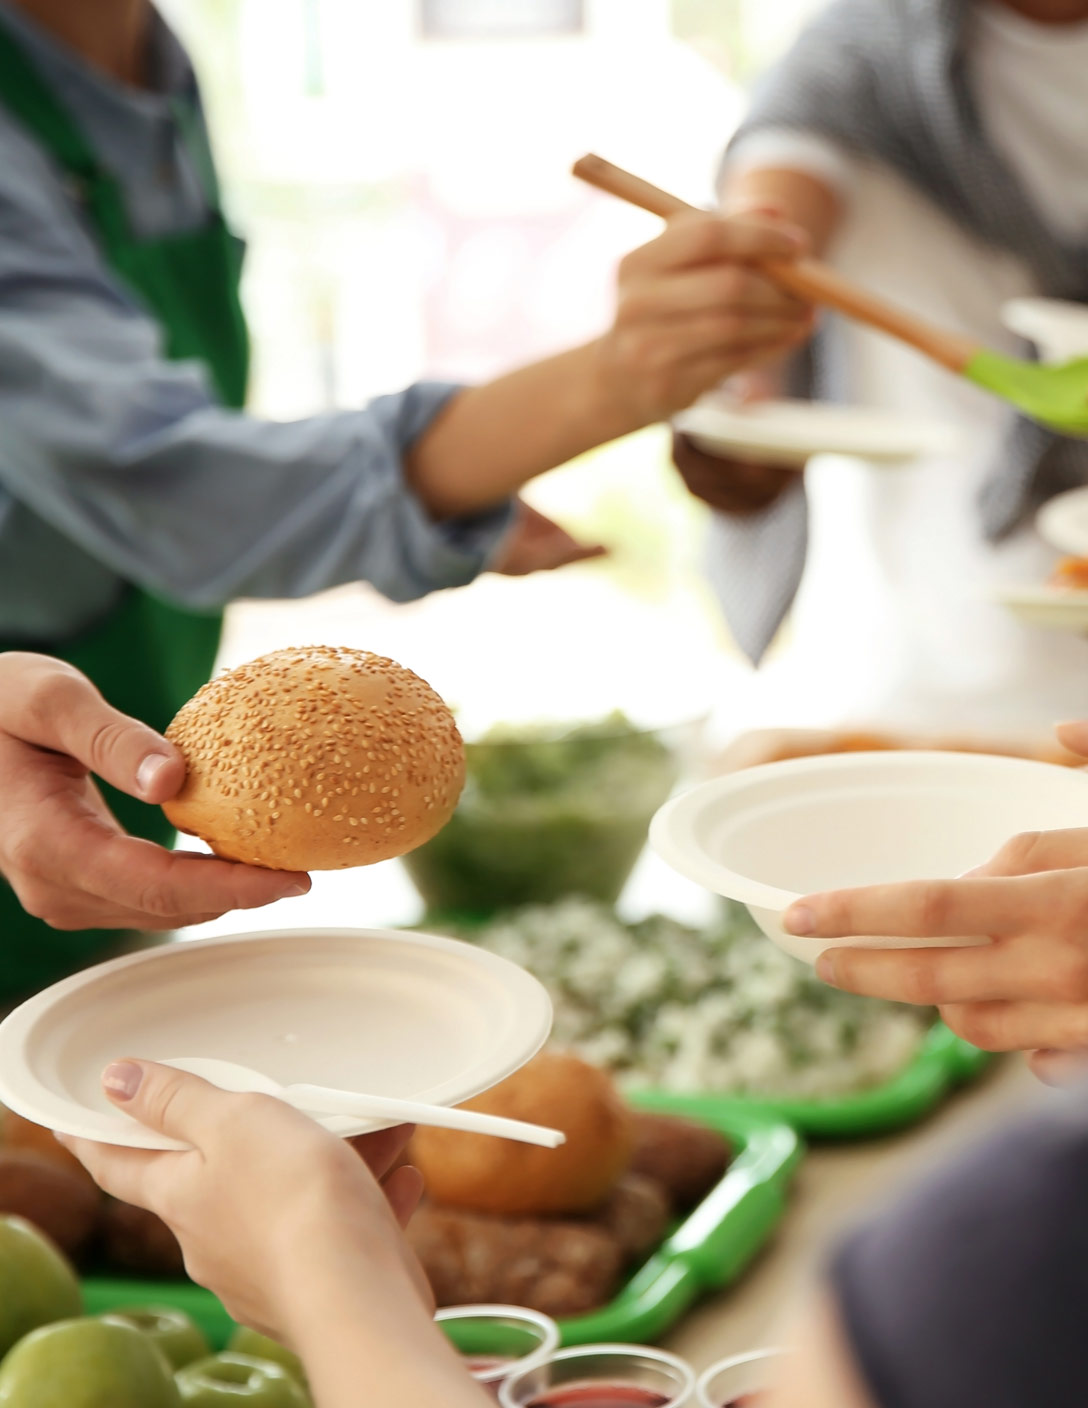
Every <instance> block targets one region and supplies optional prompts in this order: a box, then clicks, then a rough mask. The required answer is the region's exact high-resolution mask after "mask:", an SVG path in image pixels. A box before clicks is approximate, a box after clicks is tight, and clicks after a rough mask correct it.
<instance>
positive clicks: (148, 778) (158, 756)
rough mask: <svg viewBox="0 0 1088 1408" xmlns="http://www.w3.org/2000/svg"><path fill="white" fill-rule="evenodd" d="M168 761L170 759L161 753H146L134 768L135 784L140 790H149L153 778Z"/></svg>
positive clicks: (153, 781) (152, 784)
mask: <svg viewBox="0 0 1088 1408" xmlns="http://www.w3.org/2000/svg"><path fill="white" fill-rule="evenodd" d="M169 762H170V759H169V758H168V757H166V756H165V754H163V753H148V755H147V757H146V758H145V759H144V760H143V762H142V763H141V764H140V766H139V767H138V768H137V769H136V786H137V787H138V788H139V789H140V791H141V792H150V791H151V789H152V787H154V785H155V779H156V778H157V777H158V775H159V773H160V772H162V770H163V768H164V767H166V766H167V764H168V763H169Z"/></svg>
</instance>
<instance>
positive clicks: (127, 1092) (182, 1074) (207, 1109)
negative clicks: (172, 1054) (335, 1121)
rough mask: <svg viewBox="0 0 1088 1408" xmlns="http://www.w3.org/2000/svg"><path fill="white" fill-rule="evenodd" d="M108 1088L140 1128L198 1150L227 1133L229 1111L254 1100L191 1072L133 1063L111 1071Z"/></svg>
mask: <svg viewBox="0 0 1088 1408" xmlns="http://www.w3.org/2000/svg"><path fill="white" fill-rule="evenodd" d="M102 1088H103V1090H104V1091H105V1092H106V1095H107V1096H108V1097H109V1099H110V1100H112V1101H113V1103H114V1104H115V1105H117V1106H119V1107H120V1108H121V1109H123V1110H124V1112H125V1114H126V1115H131V1117H132V1118H133V1119H134V1120H137V1121H139V1123H140V1124H142V1125H146V1126H147V1128H148V1129H153V1130H154V1131H155V1132H156V1133H157V1134H165V1135H166V1136H167V1137H168V1138H169V1139H177V1140H178V1141H179V1142H180V1143H182V1144H190V1145H192V1146H193V1147H194V1148H197V1149H199V1148H200V1147H201V1145H202V1144H203V1143H205V1142H206V1141H208V1140H209V1139H214V1137H215V1135H216V1134H217V1133H218V1132H219V1131H220V1130H221V1129H222V1127H223V1120H224V1115H225V1112H226V1111H228V1110H230V1109H234V1108H236V1106H237V1104H238V1102H239V1100H241V1099H246V1100H252V1099H253V1098H254V1097H252V1096H236V1095H230V1094H228V1093H227V1092H226V1091H223V1090H218V1089H217V1088H216V1087H215V1086H214V1085H211V1084H209V1082H208V1081H206V1080H201V1079H200V1077H199V1076H194V1075H190V1074H189V1073H188V1072H187V1071H179V1070H176V1069H175V1068H174V1067H173V1066H160V1065H159V1064H158V1063H157V1062H154V1061H140V1060H136V1059H134V1058H132V1057H126V1058H125V1059H124V1060H121V1061H114V1062H113V1063H112V1064H111V1065H109V1066H107V1067H106V1069H105V1070H104V1071H103V1073H102ZM283 1109H284V1110H285V1111H286V1110H287V1106H283Z"/></svg>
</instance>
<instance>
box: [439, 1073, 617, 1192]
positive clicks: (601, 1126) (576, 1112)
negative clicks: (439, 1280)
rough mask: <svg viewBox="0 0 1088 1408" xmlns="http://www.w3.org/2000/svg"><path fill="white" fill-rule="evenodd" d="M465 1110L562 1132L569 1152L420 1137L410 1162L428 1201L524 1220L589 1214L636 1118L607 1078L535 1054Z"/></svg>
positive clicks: (454, 1135) (613, 1180)
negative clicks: (420, 1179) (528, 1217)
mask: <svg viewBox="0 0 1088 1408" xmlns="http://www.w3.org/2000/svg"><path fill="white" fill-rule="evenodd" d="M465 1108H466V1109H469V1110H487V1111H488V1112H490V1113H491V1114H495V1115H507V1116H509V1117H510V1118H511V1119H518V1120H530V1121H532V1122H534V1123H536V1124H543V1125H548V1126H550V1127H551V1128H553V1129H561V1130H562V1131H563V1132H564V1134H565V1135H566V1136H567V1142H566V1143H565V1144H563V1145H561V1146H560V1147H559V1148H558V1149H540V1148H537V1147H535V1146H533V1145H529V1144H515V1143H514V1142H513V1141H512V1140H509V1139H492V1138H490V1137H489V1136H487V1135H483V1134H461V1133H458V1132H457V1131H454V1130H449V1129H421V1130H419V1131H418V1133H417V1134H416V1136H415V1138H414V1139H413V1141H412V1162H413V1163H414V1164H415V1165H416V1166H417V1167H418V1168H419V1170H420V1172H421V1173H422V1174H423V1179H424V1182H425V1183H426V1186H427V1192H428V1194H429V1195H430V1197H431V1198H432V1199H433V1200H434V1202H436V1203H440V1204H443V1205H445V1206H447V1207H454V1208H465V1209H468V1210H470V1211H473V1212H489V1213H504V1214H510V1215H519V1214H524V1215H527V1216H531V1217H541V1216H551V1215H556V1214H578V1213H589V1212H593V1211H595V1210H596V1209H597V1208H599V1207H600V1206H601V1204H602V1203H603V1202H604V1201H605V1199H606V1198H607V1197H608V1195H609V1194H610V1193H611V1192H612V1190H613V1188H614V1187H615V1186H616V1184H617V1182H618V1181H619V1179H620V1177H621V1175H622V1174H623V1172H624V1171H625V1169H626V1168H627V1165H628V1162H629V1161H630V1158H631V1152H632V1149H633V1148H634V1140H635V1133H634V1117H633V1115H632V1113H631V1111H630V1110H629V1109H628V1107H627V1106H626V1105H625V1104H624V1102H623V1100H622V1099H621V1098H620V1095H619V1092H618V1091H617V1090H616V1087H615V1085H614V1084H613V1082H612V1079H611V1077H610V1076H608V1075H606V1074H605V1072H604V1071H600V1070H598V1069H597V1068H596V1067H595V1066H590V1065H588V1064H587V1063H586V1062H585V1061H582V1060H580V1059H579V1058H578V1057H577V1056H573V1055H570V1054H569V1053H567V1052H563V1051H543V1052H541V1054H540V1055H539V1056H537V1057H536V1058H535V1059H534V1060H532V1061H530V1062H529V1064H528V1065H527V1066H523V1067H522V1069H521V1070H520V1071H517V1072H516V1073H515V1074H514V1075H512V1076H510V1077H509V1078H508V1079H507V1080H504V1081H503V1082H502V1083H501V1084H499V1085H497V1086H495V1088H494V1089H493V1090H489V1091H488V1092H487V1093H486V1094H484V1095H481V1096H479V1097H477V1099H475V1100H470V1101H468V1102H467V1104H466V1105H465Z"/></svg>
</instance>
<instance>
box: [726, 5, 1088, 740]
mask: <svg viewBox="0 0 1088 1408" xmlns="http://www.w3.org/2000/svg"><path fill="white" fill-rule="evenodd" d="M970 26H971V28H970V30H969V34H968V49H967V55H968V58H967V62H968V64H969V67H970V78H971V83H972V89H973V92H974V93H975V95H976V99H977V102H978V106H979V111H980V117H981V120H982V121H983V123H984V124H985V127H986V130H987V132H988V134H989V135H990V137H991V139H992V140H993V142H994V143H995V145H996V146H997V147H998V149H999V150H1000V151H1001V152H1002V154H1003V155H1004V156H1005V158H1006V160H1007V161H1008V163H1009V164H1010V166H1011V168H1012V169H1013V170H1014V172H1015V174H1016V175H1017V177H1018V178H1019V179H1020V180H1021V181H1022V182H1023V185H1024V188H1025V190H1026V191H1027V192H1028V193H1029V195H1030V196H1031V198H1032V199H1033V200H1034V201H1035V202H1036V203H1037V205H1038V207H1039V210H1040V213H1041V214H1042V215H1043V217H1044V218H1045V219H1046V220H1047V221H1048V222H1049V223H1050V224H1051V225H1052V227H1053V228H1054V229H1055V231H1056V232H1058V233H1061V234H1063V235H1066V236H1067V237H1070V238H1077V237H1085V236H1088V121H1086V119H1088V23H1083V24H1075V25H1062V26H1043V25H1039V24H1035V23H1032V22H1031V21H1028V20H1026V19H1024V18H1023V17H1022V16H1020V15H1017V14H1015V13H1013V12H1012V11H1009V10H1006V9H1004V8H1001V7H998V6H996V5H990V4H978V5H977V6H976V7H975V9H974V11H973V13H972V15H971V17H970ZM772 166H773V167H775V168H779V169H794V170H800V171H804V172H806V173H807V174H810V175H812V176H814V177H816V178H817V179H820V180H822V181H824V182H825V183H827V184H829V185H831V186H832V187H833V188H834V189H836V190H837V191H838V192H839V193H840V194H841V196H842V197H843V200H844V202H845V205H846V209H847V218H846V219H845V221H844V222H843V227H842V230H841V232H840V234H839V236H838V238H837V240H836V242H835V245H834V247H833V249H832V250H831V251H829V259H830V261H831V262H832V263H834V264H836V265H837V266H838V267H840V268H842V269H844V270H845V271H849V273H850V274H851V275H852V276H853V277H855V278H857V279H858V280H859V281H860V282H862V283H865V284H867V285H869V286H870V287H872V288H874V289H876V290H878V291H880V292H882V293H885V294H887V295H888V296H889V297H892V298H894V299H896V300H897V301H899V302H900V303H903V304H905V305H907V306H909V307H911V308H913V309H915V310H916V311H917V312H919V313H921V314H926V315H929V316H932V317H933V318H934V319H935V320H940V321H941V322H942V323H943V324H945V325H947V326H952V327H958V328H960V329H962V330H963V331H965V332H970V333H973V334H975V335H977V336H979V337H981V338H982V339H984V340H985V341H986V342H988V343H989V344H990V345H991V346H994V347H997V348H1001V349H1005V350H1010V351H1011V350H1015V347H1016V343H1015V340H1014V339H1013V338H1012V337H1011V336H1010V334H1009V333H1008V332H1007V331H1006V330H1005V329H1004V328H1003V327H1002V325H1001V323H1000V307H1001V304H1002V303H1003V302H1004V301H1005V300H1006V299H1008V298H1012V297H1016V296H1019V295H1024V294H1031V293H1034V292H1037V289H1036V288H1035V286H1034V284H1033V281H1032V277H1031V275H1030V273H1029V271H1028V270H1027V269H1026V268H1025V267H1024V266H1023V265H1022V264H1020V262H1019V261H1017V260H1015V259H1013V258H1012V257H1010V256H1008V255H1005V254H1002V253H1000V252H997V251H994V250H993V249H989V248H986V247H984V246H982V245H980V244H979V243H978V241H976V240H974V239H973V238H972V237H970V236H969V235H967V234H965V233H964V232H963V230H962V229H960V228H959V227H958V226H956V225H955V224H954V223H953V222H952V221H951V220H950V219H949V218H948V217H946V216H944V215H943V214H942V213H941V212H940V211H938V210H936V209H935V208H934V207H933V206H932V205H931V204H930V203H929V202H928V201H927V200H925V199H924V198H923V197H921V196H920V195H919V193H918V192H917V191H916V190H915V189H913V188H912V187H909V186H908V185H907V184H906V183H905V182H904V181H902V180H901V179H900V178H898V177H897V176H895V175H893V174H892V173H891V172H889V171H887V170H885V169H881V168H878V167H876V166H874V165H873V164H871V163H868V162H865V161H859V160H856V159H854V158H852V157H850V156H849V155H847V154H846V153H845V152H843V151H841V150H840V149H838V148H837V147H836V146H835V145H834V144H832V143H831V142H829V141H827V140H826V139H824V138H822V137H819V136H816V135H813V134H804V133H796V132H790V131H785V130H774V131H772V130H767V131H762V132H756V133H753V134H752V135H751V136H749V137H748V138H746V139H745V140H744V141H743V142H742V143H741V144H740V145H739V146H738V148H737V149H736V151H735V153H734V155H733V157H732V159H731V169H733V170H741V169H749V170H750V169H754V168H768V167H772ZM1086 272H1088V271H1086ZM846 355H847V357H848V359H849V360H848V364H847V365H848V377H849V381H848V384H849V387H850V399H852V400H854V401H856V402H858V403H859V404H866V405H877V406H883V407H887V408H889V409H895V410H900V411H903V412H905V413H907V414H919V413H921V414H925V415H927V416H933V417H935V418H938V419H941V420H945V421H948V422H950V423H953V424H955V425H957V426H960V427H962V430H963V432H964V436H965V444H964V446H963V448H962V449H961V451H960V453H959V454H958V455H957V456H955V457H953V458H949V459H942V460H927V461H924V462H921V463H918V464H917V465H914V466H911V467H909V468H904V469H900V470H888V469H880V468H870V467H868V466H865V465H861V464H858V463H856V462H855V463H847V462H843V461H830V460H825V461H820V462H817V463H814V464H813V465H812V466H810V470H809V476H808V483H809V490H810V503H811V510H812V523H811V528H812V533H811V543H810V556H809V562H808V569H807V571H806V576H805V581H804V583H803V585H802V588H801V592H800V593H799V595H798V600H797V603H796V606H795V610H794V613H793V619H792V624H791V628H790V635H789V638H788V641H787V644H786V645H785V648H784V649H782V650H780V651H779V652H778V654H777V655H776V657H775V658H774V659H773V660H772V661H771V662H770V663H769V664H768V665H766V666H765V667H764V669H763V670H762V671H761V672H760V675H759V677H758V678H757V679H756V681H754V682H753V684H752V686H751V692H750V697H749V701H748V709H749V710H750V713H751V717H752V718H753V719H759V720H761V721H764V722H777V723H783V724H789V723H801V722H806V723H827V724H835V723H842V722H848V721H849V722H859V721H863V720H885V721H887V722H889V723H897V724H901V725H903V726H907V727H921V728H925V727H934V728H940V729H949V728H952V729H955V728H962V729H965V730H968V731H969V730H971V729H977V730H980V731H983V730H990V731H993V732H995V733H997V732H1001V731H1002V730H1010V731H1011V730H1020V729H1030V730H1043V729H1046V728H1048V727H1049V725H1050V724H1051V723H1053V722H1054V721H1055V720H1056V719H1058V718H1065V717H1077V716H1085V715H1088V641H1083V640H1081V639H1080V638H1078V637H1072V636H1065V635H1058V634H1055V633H1050V632H1047V631H1042V630H1039V629H1037V628H1031V627H1026V626H1023V625H1021V624H1019V623H1018V622H1017V621H1016V620H1015V619H1014V618H1012V617H1011V616H1009V615H1008V614H1007V613H1006V612H1005V611H1004V609H1003V608H1001V607H1000V606H998V605H996V604H994V603H993V601H992V600H991V598H990V593H991V592H992V589H993V588H994V586H995V585H998V584H1002V583H1010V582H1022V583H1038V582H1040V581H1041V580H1042V579H1043V578H1045V576H1046V575H1047V574H1048V572H1049V571H1050V568H1051V566H1052V565H1053V562H1054V560H1055V557H1056V554H1055V553H1054V552H1053V551H1052V550H1051V549H1049V548H1047V547H1046V545H1045V544H1043V543H1042V542H1041V541H1040V540H1039V539H1038V537H1037V535H1036V534H1035V532H1034V529H1032V528H1031V527H1027V528H1025V529H1023V530H1022V531H1020V532H1018V533H1017V534H1016V535H1014V537H1012V538H1011V539H1009V540H1008V541H1006V542H1004V543H1001V544H998V545H996V546H994V545H990V544H987V543H986V542H985V541H984V540H983V539H982V536H981V529H980V524H979V516H978V510H977V507H976V503H975V499H976V495H977V492H978V489H979V486H980V484H981V483H982V480H983V477H984V475H985V473H986V471H987V469H988V468H989V467H990V466H991V465H992V464H993V463H994V461H995V458H996V456H997V454H998V452H999V447H1000V442H1001V435H1002V432H1003V428H1004V426H1005V425H1006V424H1007V420H1006V413H1005V411H1004V409H1003V407H1002V406H1001V405H1000V404H999V403H998V402H996V401H994V400H992V399H991V398H990V397H988V396H986V395H985V394H983V393H982V392H980V391H978V390H976V389H975V388H974V387H972V386H971V385H969V384H968V383H966V382H963V381H960V380H959V379H957V378H955V377H951V376H949V375H947V374H946V373H944V372H943V371H941V370H940V369H939V368H937V367H935V366H933V365H931V364H930V363H928V362H926V361H924V360H923V359H921V358H920V357H918V356H917V355H915V354H914V353H912V352H911V351H910V350H909V349H907V348H904V347H901V346H899V345H898V344H895V343H891V342H890V341H888V340H887V339H886V338H883V337H881V336H879V335H878V334H875V333H872V332H869V331H868V330H866V329H863V328H860V327H856V326H854V325H850V327H849V328H848V329H847V332H846Z"/></svg>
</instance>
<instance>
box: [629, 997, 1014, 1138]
mask: <svg viewBox="0 0 1088 1408" xmlns="http://www.w3.org/2000/svg"><path fill="white" fill-rule="evenodd" d="M992 1059H993V1057H992V1054H991V1053H990V1052H989V1051H980V1050H979V1049H978V1047H977V1046H972V1045H971V1044H970V1043H969V1042H966V1041H964V1040H963V1038H962V1037H958V1036H956V1034H955V1032H953V1031H950V1030H949V1028H948V1027H946V1026H945V1024H944V1023H943V1022H936V1023H935V1024H934V1025H933V1027H932V1028H931V1029H930V1031H929V1032H928V1033H927V1035H926V1038H925V1040H924V1041H923V1042H922V1045H921V1047H920V1048H919V1050H918V1053H917V1055H916V1056H915V1057H914V1058H913V1060H911V1061H910V1062H909V1063H908V1064H907V1065H906V1066H904V1068H903V1069H902V1070H901V1071H900V1072H899V1074H898V1075H896V1076H894V1077H893V1078H892V1079H891V1080H889V1081H885V1082H884V1084H883V1085H877V1086H873V1088H872V1089H871V1090H862V1091H859V1092H857V1093H856V1094H853V1095H841V1096H835V1097H833V1098H830V1099H826V1100H799V1099H782V1100H774V1099H768V1098H767V1097H766V1096H762V1095H752V1096H744V1095H671V1094H670V1095H659V1094H658V1093H657V1092H654V1091H650V1092H647V1093H646V1094H645V1095H642V1096H640V1097H639V1099H640V1101H641V1102H642V1103H643V1104H645V1105H646V1106H647V1108H649V1109H655V1110H668V1111H671V1112H672V1113H674V1114H678V1115H688V1116H690V1118H692V1119H696V1120H704V1121H707V1122H710V1121H711V1119H712V1117H713V1113H714V1111H715V1110H716V1109H718V1107H719V1106H721V1105H723V1103H725V1104H728V1105H729V1106H730V1107H731V1108H737V1107H740V1108H742V1109H746V1110H751V1111H752V1112H756V1111H758V1112H760V1113H762V1114H764V1115H767V1116H769V1117H771V1118H772V1119H779V1120H782V1121H783V1122H784V1123H785V1124H789V1125H792V1126H793V1128H794V1129H796V1130H799V1131H800V1132H801V1133H802V1134H804V1135H805V1136H806V1138H809V1139H864V1138H867V1137H869V1136H871V1135H875V1134H883V1133H886V1132H887V1131H889V1130H893V1129H901V1128H903V1127H904V1126H906V1125H909V1124H914V1123H915V1122H916V1121H917V1120H920V1119H922V1118H924V1116H926V1115H927V1114H929V1113H930V1112H931V1111H932V1110H934V1109H936V1107H937V1106H938V1105H939V1104H940V1103H941V1101H942V1100H944V1099H945V1097H946V1096H947V1095H949V1094H950V1093H951V1092H952V1091H953V1090H954V1089H956V1087H957V1086H960V1085H964V1084H966V1083H967V1082H968V1081H970V1080H974V1079H975V1078H976V1077H977V1076H979V1075H981V1074H982V1072H983V1071H984V1070H985V1069H986V1066H987V1065H988V1064H989V1063H990V1061H991V1060H992Z"/></svg>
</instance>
